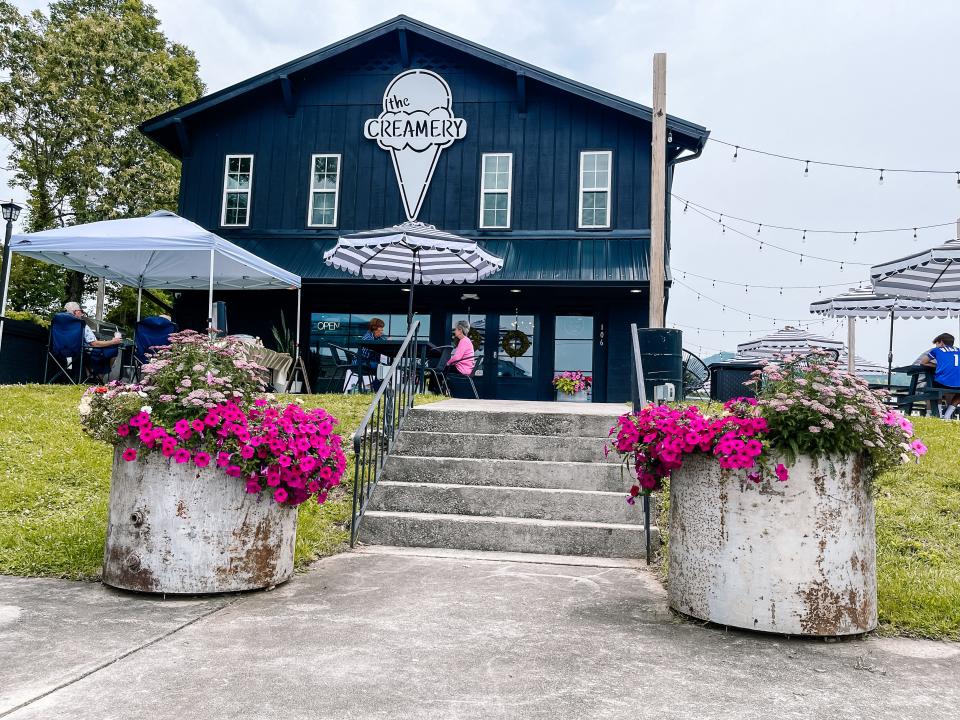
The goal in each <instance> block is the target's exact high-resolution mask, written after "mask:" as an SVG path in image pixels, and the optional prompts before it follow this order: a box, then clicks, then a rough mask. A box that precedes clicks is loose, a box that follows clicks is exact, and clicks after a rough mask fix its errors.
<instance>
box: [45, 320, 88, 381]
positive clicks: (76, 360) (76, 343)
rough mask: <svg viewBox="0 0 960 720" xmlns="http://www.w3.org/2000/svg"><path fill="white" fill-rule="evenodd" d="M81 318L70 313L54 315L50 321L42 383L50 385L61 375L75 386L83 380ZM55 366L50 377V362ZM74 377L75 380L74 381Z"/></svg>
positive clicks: (83, 325) (83, 324) (82, 325)
mask: <svg viewBox="0 0 960 720" xmlns="http://www.w3.org/2000/svg"><path fill="white" fill-rule="evenodd" d="M84 327H86V325H85V323H84V322H83V319H82V318H78V317H74V316H73V315H72V314H70V313H65V312H61V313H56V314H55V315H54V316H53V319H52V320H51V321H50V341H49V344H48V346H47V360H46V363H45V365H44V368H43V382H44V383H47V384H49V383H52V382H55V381H56V380H58V379H59V378H60V376H61V375H62V376H63V377H65V378H66V379H67V380H69V381H70V382H71V383H73V384H74V385H76V384H77V383H79V382H80V380H82V379H83V329H84ZM51 360H53V363H54V365H56V367H57V369H56V371H55V372H54V373H53V374H52V375H51V374H50V371H51V368H50V361H51ZM74 375H76V379H74Z"/></svg>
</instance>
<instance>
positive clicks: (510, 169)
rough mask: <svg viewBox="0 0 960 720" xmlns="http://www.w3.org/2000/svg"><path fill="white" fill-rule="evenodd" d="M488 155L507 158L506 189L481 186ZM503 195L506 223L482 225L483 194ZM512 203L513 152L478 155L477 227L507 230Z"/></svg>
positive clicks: (509, 223) (509, 224)
mask: <svg viewBox="0 0 960 720" xmlns="http://www.w3.org/2000/svg"><path fill="white" fill-rule="evenodd" d="M488 157H506V158H507V189H506V190H502V189H499V188H498V189H491V190H487V189H486V188H484V186H483V175H484V168H485V167H486V164H487V158H488ZM487 194H490V195H504V194H506V196H507V224H506V225H484V224H483V198H484V195H487ZM512 205H513V153H483V154H482V155H481V156H480V219H479V221H478V227H479V228H480V229H481V230H509V229H510V226H511V224H512V218H511V214H510V213H511V210H512Z"/></svg>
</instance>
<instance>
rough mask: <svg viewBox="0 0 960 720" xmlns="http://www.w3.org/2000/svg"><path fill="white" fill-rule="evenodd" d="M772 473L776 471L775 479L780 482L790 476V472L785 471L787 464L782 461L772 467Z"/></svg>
mask: <svg viewBox="0 0 960 720" xmlns="http://www.w3.org/2000/svg"><path fill="white" fill-rule="evenodd" d="M774 473H776V475H777V480H779V481H780V482H786V481H787V478H789V477H790V473H789V472H788V471H787V466H786V465H784V464H783V463H780V464H779V465H777V467H776V469H774Z"/></svg>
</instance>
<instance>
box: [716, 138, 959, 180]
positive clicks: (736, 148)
mask: <svg viewBox="0 0 960 720" xmlns="http://www.w3.org/2000/svg"><path fill="white" fill-rule="evenodd" d="M710 142H714V143H718V144H720V145H726V146H727V147H732V148H733V160H734V161H736V160H737V158H738V157H739V156H740V153H741V152H749V153H754V154H756V155H764V156H766V157H771V158H777V159H778V160H788V161H790V162H796V163H802V164H803V176H804V177H808V176H809V174H810V166H811V165H820V166H822V167H832V168H843V169H845V170H864V171H867V172H875V173H876V172H878V173H880V178H879V182H880V184H881V185H883V180H884V173H886V174H888V175H889V174H891V173H902V174H909V175H956V176H957V187H958V188H960V170H956V169H954V170H927V169H920V168H882V167H874V166H870V165H855V164H853V163H842V162H831V161H827V160H808V159H804V158H801V157H796V156H794V155H784V154H783V153H775V152H770V151H769V150H759V149H757V148H751V147H746V146H744V145H739V144H734V143H731V142H727V141H725V140H719V139H717V138H715V137H711V138H710Z"/></svg>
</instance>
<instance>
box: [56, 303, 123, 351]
mask: <svg viewBox="0 0 960 720" xmlns="http://www.w3.org/2000/svg"><path fill="white" fill-rule="evenodd" d="M63 311H64V312H66V313H69V314H71V315H73V316H74V317H75V318H80V319H81V320H82V319H83V310H82V309H81V307H80V305H78V304H77V303H75V302H68V303H67V304H66V305H64V306H63ZM122 343H123V337H122V336H121V335H120V333H114V335H113V339H112V340H97V336H96V335H94V334H93V330H91V329H90V326H89V325H87V324H86V323H84V324H83V344H84V346H86V347H92V348H107V347H116V346H117V345H121V344H122Z"/></svg>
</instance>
